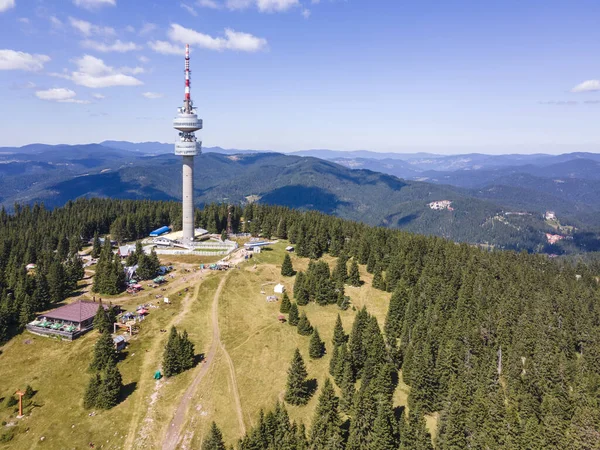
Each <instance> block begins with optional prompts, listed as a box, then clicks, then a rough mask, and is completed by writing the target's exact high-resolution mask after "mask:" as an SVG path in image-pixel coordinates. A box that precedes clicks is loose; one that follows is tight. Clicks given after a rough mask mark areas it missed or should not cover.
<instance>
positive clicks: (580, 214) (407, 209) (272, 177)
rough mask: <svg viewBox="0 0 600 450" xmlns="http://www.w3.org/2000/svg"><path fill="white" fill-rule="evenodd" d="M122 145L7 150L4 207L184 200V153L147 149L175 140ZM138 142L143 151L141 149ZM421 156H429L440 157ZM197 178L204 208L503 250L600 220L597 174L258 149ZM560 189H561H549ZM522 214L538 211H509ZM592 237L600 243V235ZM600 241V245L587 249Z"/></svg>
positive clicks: (209, 165) (208, 162)
mask: <svg viewBox="0 0 600 450" xmlns="http://www.w3.org/2000/svg"><path fill="white" fill-rule="evenodd" d="M109 142H110V141H109ZM114 145H120V146H121V148H118V149H110V148H105V147H104V145H98V144H91V145H87V146H45V147H44V146H42V145H41V144H35V145H32V146H29V147H30V148H28V149H27V151H24V152H21V153H12V154H1V155H0V204H3V205H4V206H6V207H11V206H12V204H13V203H14V202H29V203H32V202H41V201H43V202H44V203H45V204H46V205H48V206H51V207H55V206H60V205H62V204H64V203H65V202H67V201H68V200H71V199H74V198H78V197H82V196H83V197H93V196H96V197H106V196H109V197H116V198H130V199H148V198H149V199H155V200H175V199H178V198H180V195H181V188H180V178H181V177H180V170H181V168H180V161H179V159H178V158H177V157H175V156H174V155H171V154H162V155H152V154H147V153H146V151H148V152H149V151H150V150H151V149H156V148H157V147H156V146H157V145H158V146H159V147H158V148H159V149H160V148H163V147H164V146H166V145H167V144H160V143H141V144H133V143H118V142H115V143H114ZM146 145H147V146H146ZM136 146H141V148H142V150H139V149H138V150H136V148H137V147H136ZM169 148H170V147H169ZM143 149H145V150H143ZM413 156H414V157H417V156H418V157H420V158H421V160H422V159H423V158H425V157H431V156H430V155H429V156H428V155H413ZM481 156H483V155H481ZM530 159H531V158H529V159H527V160H528V161H529V160H530ZM400 162H402V161H400ZM409 162H410V161H409ZM402 163H403V164H408V162H402ZM195 176H196V178H195V188H196V198H197V201H198V202H199V203H200V204H202V203H209V202H215V201H216V202H222V201H228V202H233V203H245V202H247V201H251V200H252V201H259V202H261V203H269V204H280V205H285V206H290V207H294V208H303V209H315V210H319V211H322V212H325V213H328V214H336V215H339V216H340V217H344V218H348V219H352V220H359V221H363V222H365V223H368V224H371V225H381V226H387V227H399V228H403V229H406V230H410V231H414V232H419V233H424V234H434V235H439V236H443V237H447V238H450V239H453V240H457V241H464V242H472V243H483V244H489V245H493V246H496V247H500V248H514V249H527V250H529V251H546V252H550V253H561V252H563V251H565V250H567V251H569V252H572V251H578V250H581V249H582V248H583V247H581V246H578V245H576V244H574V243H575V242H576V241H575V240H573V241H568V242H567V241H563V242H561V243H559V244H558V245H552V246H549V245H548V244H547V241H546V237H545V233H554V232H555V230H554V229H553V228H552V227H551V226H549V225H548V224H547V223H546V222H545V221H544V219H543V213H544V212H545V210H546V209H550V208H549V207H550V206H551V207H552V209H553V210H555V211H556V212H557V213H558V214H559V215H560V218H561V221H562V223H563V225H565V224H566V225H570V224H572V225H575V226H576V227H577V228H578V230H577V231H576V232H587V231H593V228H591V227H593V226H596V225H598V226H600V223H598V224H597V222H598V219H597V216H598V215H597V214H595V211H597V210H595V209H593V208H592V207H590V205H589V204H590V203H594V202H595V201H596V200H595V199H596V197H595V196H594V194H593V192H595V188H596V185H595V183H596V184H597V183H598V181H596V180H578V179H575V180H567V181H566V182H565V183H563V184H562V185H560V186H556V185H557V183H554V185H552V183H553V182H552V181H550V180H546V179H545V178H544V179H542V180H541V181H543V182H546V181H547V182H548V183H550V185H549V186H548V189H547V190H546V191H543V192H542V191H540V190H538V189H537V188H536V183H531V182H529V181H528V179H527V178H523V177H521V178H519V179H520V180H521V181H520V184H519V183H518V180H517V181H513V183H512V184H510V183H508V182H507V183H508V184H507V185H502V184H499V185H495V186H492V187H489V188H481V187H477V188H464V187H452V186H448V185H439V184H433V183H425V182H419V181H414V180H401V179H398V178H396V177H394V176H391V175H386V174H382V173H378V172H373V171H369V170H351V169H348V168H346V167H342V166H340V165H339V164H336V163H333V162H329V161H324V160H321V159H316V158H312V157H299V156H292V155H283V154H280V153H253V152H251V151H249V152H248V153H244V154H235V155H229V154H228V155H224V154H219V153H212V152H210V151H208V152H206V153H203V154H202V155H200V156H198V157H197V158H196V171H195ZM513 177H517V176H516V175H515V176H513ZM517 178H518V177H517ZM538 184H539V183H538ZM552 187H555V189H554V190H550V188H552ZM580 194H581V195H580ZM573 197H576V198H577V199H578V200H573ZM441 200H449V201H451V202H452V205H453V206H452V209H446V210H434V209H431V208H430V206H429V204H430V203H431V202H434V201H441ZM599 207H600V205H599ZM520 210H522V211H526V212H531V213H533V214H530V215H528V216H514V215H510V214H506V213H510V212H512V211H520ZM591 236H592V237H593V239H595V237H594V236H595V235H593V234H592V235H591ZM594 242H595V241H594ZM596 246H597V245H596V244H594V243H592V245H591V247H590V245H588V246H586V249H589V248H595V247H596Z"/></svg>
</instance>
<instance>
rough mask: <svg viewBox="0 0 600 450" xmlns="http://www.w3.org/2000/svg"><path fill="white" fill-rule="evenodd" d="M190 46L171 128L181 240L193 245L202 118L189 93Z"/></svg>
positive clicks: (187, 49)
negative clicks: (179, 166)
mask: <svg viewBox="0 0 600 450" xmlns="http://www.w3.org/2000/svg"><path fill="white" fill-rule="evenodd" d="M190 73H191V72H190V46H189V45H187V44H186V46H185V97H184V99H183V107H181V108H178V111H179V114H178V115H177V117H175V119H174V120H173V128H175V129H176V130H178V131H179V140H178V141H177V142H175V154H176V155H179V156H183V173H182V175H183V192H182V194H183V195H182V199H183V205H182V206H183V217H182V222H183V240H184V242H185V243H186V244H188V245H190V246H193V242H194V156H196V155H198V154H199V153H200V152H201V148H202V142H200V141H198V140H196V135H195V134H194V133H195V132H196V131H198V130H201V129H202V119H199V118H198V116H197V114H196V113H195V111H194V103H193V102H192V97H191V95H190V83H191V80H190Z"/></svg>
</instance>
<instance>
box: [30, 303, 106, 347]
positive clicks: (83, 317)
mask: <svg viewBox="0 0 600 450" xmlns="http://www.w3.org/2000/svg"><path fill="white" fill-rule="evenodd" d="M99 305H102V307H103V308H104V309H105V310H108V308H109V307H108V306H107V305H104V304H101V303H97V302H91V301H87V300H77V301H76V302H73V303H69V304H68V305H65V306H61V307H60V308H56V309H53V310H52V311H48V312H46V313H44V314H41V315H39V316H38V317H37V319H36V320H34V321H33V322H30V323H28V324H27V330H29V331H31V332H32V333H35V334H39V335H43V336H57V337H59V336H60V337H61V338H63V339H68V340H73V339H76V338H78V337H79V336H81V335H82V334H84V333H87V332H88V331H90V330H91V329H92V328H93V326H94V317H95V316H96V313H97V312H98V306H99Z"/></svg>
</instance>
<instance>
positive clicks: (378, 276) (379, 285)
mask: <svg viewBox="0 0 600 450" xmlns="http://www.w3.org/2000/svg"><path fill="white" fill-rule="evenodd" d="M373 287H374V288H375V289H379V290H382V291H385V281H384V280H383V273H382V269H381V264H377V265H376V266H375V270H374V272H373Z"/></svg>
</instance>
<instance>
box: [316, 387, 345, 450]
mask: <svg viewBox="0 0 600 450" xmlns="http://www.w3.org/2000/svg"><path fill="white" fill-rule="evenodd" d="M338 403H339V400H338V398H337V397H336V395H335V390H334V389H333V385H332V384H331V381H330V380H329V378H328V379H327V380H325V384H323V389H321V395H319V400H318V403H317V408H316V409H315V415H314V418H313V421H312V427H311V430H310V448H311V450H331V449H334V450H335V449H339V450H342V449H343V448H344V442H343V439H342V434H341V429H340V427H341V423H342V421H341V419H340V414H339V411H338Z"/></svg>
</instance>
